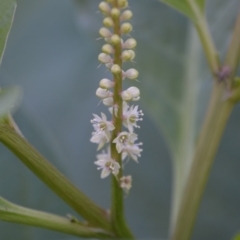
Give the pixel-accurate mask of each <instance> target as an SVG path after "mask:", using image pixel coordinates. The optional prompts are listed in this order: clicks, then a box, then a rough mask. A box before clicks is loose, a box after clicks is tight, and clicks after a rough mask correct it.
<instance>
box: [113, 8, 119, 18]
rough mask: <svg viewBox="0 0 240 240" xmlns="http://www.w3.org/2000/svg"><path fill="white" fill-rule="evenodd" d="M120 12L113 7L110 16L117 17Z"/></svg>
mask: <svg viewBox="0 0 240 240" xmlns="http://www.w3.org/2000/svg"><path fill="white" fill-rule="evenodd" d="M120 13H121V12H120V10H119V9H117V8H113V9H112V10H111V16H112V18H113V19H116V18H118V17H119V16H120Z"/></svg>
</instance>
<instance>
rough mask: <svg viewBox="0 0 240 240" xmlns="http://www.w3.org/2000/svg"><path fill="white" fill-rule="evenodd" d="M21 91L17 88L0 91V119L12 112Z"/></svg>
mask: <svg viewBox="0 0 240 240" xmlns="http://www.w3.org/2000/svg"><path fill="white" fill-rule="evenodd" d="M21 93H22V91H21V89H20V88H18V87H9V88H5V89H1V90H0V118H1V117H5V116H6V115H7V114H8V113H9V112H10V111H12V110H13V109H14V108H15V107H17V104H18V103H19V100H20V98H21V95H22V94H21Z"/></svg>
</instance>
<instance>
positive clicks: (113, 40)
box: [110, 34, 121, 45]
mask: <svg viewBox="0 0 240 240" xmlns="http://www.w3.org/2000/svg"><path fill="white" fill-rule="evenodd" d="M110 41H111V43H112V44H113V45H117V44H119V43H120V42H121V38H120V37H119V36H118V35H117V34H113V35H112V37H111V39H110Z"/></svg>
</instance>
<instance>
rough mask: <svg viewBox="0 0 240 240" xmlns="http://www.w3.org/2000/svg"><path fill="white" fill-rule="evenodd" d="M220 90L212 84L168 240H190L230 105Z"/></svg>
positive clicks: (221, 85) (218, 85) (216, 85)
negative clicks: (209, 97)
mask: <svg viewBox="0 0 240 240" xmlns="http://www.w3.org/2000/svg"><path fill="white" fill-rule="evenodd" d="M223 91H224V88H223V84H218V83H216V84H215V85H214V88H213V93H212V97H211V100H210V105H209V109H208V112H207V116H206V120H205V122H204V125H203V128H202V131H201V134H200V136H199V140H198V144H197V148H196V152H195V156H194V159H193V164H192V167H191V171H190V174H189V177H188V180H187V183H186V186H185V189H184V192H183V198H182V202H181V206H180V209H179V213H178V216H177V220H176V225H175V228H174V230H173V232H172V236H171V239H172V240H187V239H190V236H191V233H192V229H193V226H194V223H195V219H196V216H197V212H198V208H199V205H200V202H201V198H202V194H203V191H204V189H205V186H206V183H207V180H208V176H209V173H210V170H211V167H212V164H213V161H214V157H215V154H216V151H217V148H218V146H219V143H220V140H221V137H222V133H223V131H224V129H225V126H226V123H227V120H228V118H229V115H230V113H231V111H232V108H233V106H234V104H233V102H231V101H225V102H223Z"/></svg>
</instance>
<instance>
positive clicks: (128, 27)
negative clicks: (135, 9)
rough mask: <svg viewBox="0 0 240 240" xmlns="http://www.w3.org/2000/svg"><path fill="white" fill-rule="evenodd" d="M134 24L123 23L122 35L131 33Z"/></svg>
mask: <svg viewBox="0 0 240 240" xmlns="http://www.w3.org/2000/svg"><path fill="white" fill-rule="evenodd" d="M132 28H133V27H132V24H131V23H123V24H122V25H121V33H123V34H127V33H130V32H131V31H132Z"/></svg>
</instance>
